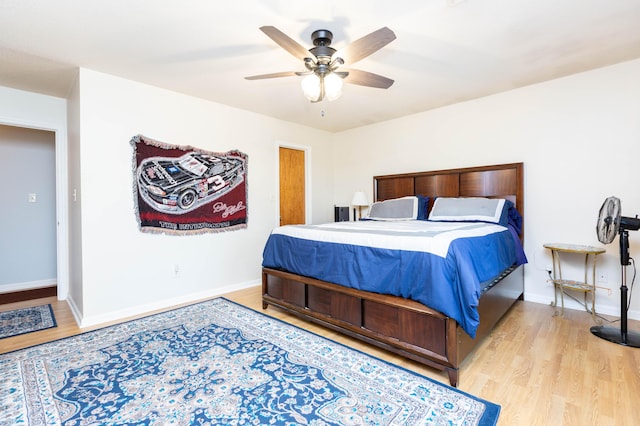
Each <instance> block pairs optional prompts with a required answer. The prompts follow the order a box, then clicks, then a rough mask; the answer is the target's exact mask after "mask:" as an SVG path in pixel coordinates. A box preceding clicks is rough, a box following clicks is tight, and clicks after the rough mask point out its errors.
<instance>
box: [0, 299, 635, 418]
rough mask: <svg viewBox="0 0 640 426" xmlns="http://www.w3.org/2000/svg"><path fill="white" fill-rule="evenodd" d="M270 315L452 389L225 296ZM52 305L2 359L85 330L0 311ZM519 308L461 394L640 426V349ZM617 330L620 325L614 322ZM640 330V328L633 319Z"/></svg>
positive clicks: (550, 312) (433, 373)
mask: <svg viewBox="0 0 640 426" xmlns="http://www.w3.org/2000/svg"><path fill="white" fill-rule="evenodd" d="M225 297H227V298H228V299H230V300H233V301H235V302H238V303H241V304H243V305H246V306H248V307H251V308H253V309H256V310H258V311H261V312H264V313H266V314H267V315H272V316H275V317H278V318H280V319H283V320H285V321H288V322H290V323H292V324H295V325H298V326H302V327H304V328H306V329H308V330H311V331H313V332H316V333H318V334H321V335H323V336H326V337H328V338H330V339H333V340H336V341H339V342H341V343H345V344H347V345H349V346H351V347H355V348H357V349H360V350H362V351H364V352H366V353H369V354H371V355H374V356H377V357H379V358H383V359H385V360H387V361H390V362H392V363H395V364H398V365H401V366H403V367H405V368H408V369H410V370H412V371H415V372H417V373H420V374H423V375H425V376H428V377H430V378H433V379H436V380H438V381H441V382H444V383H448V382H447V377H446V375H445V374H444V373H442V372H439V371H437V370H433V369H431V368H428V367H425V366H422V365H420V364H417V363H415V362H412V361H408V360H406V359H403V358H400V357H398V356H395V355H392V354H389V353H387V352H385V351H382V350H379V349H376V348H374V347H371V346H368V345H365V344H363V343H360V342H357V341H355V340H352V339H350V338H347V337H345V336H342V335H338V334H336V333H334V332H332V331H330V330H327V329H324V328H321V327H318V326H315V325H313V324H309V323H307V322H303V321H301V320H299V319H297V318H295V317H292V316H290V315H288V314H285V313H283V312H281V311H278V310H277V309H276V308H273V307H269V308H268V309H267V310H266V311H263V310H262V304H261V299H260V288H259V287H255V288H251V289H247V290H242V291H238V292H234V293H230V294H228V295H226V296H225ZM43 303H51V304H52V306H53V309H54V313H55V316H56V320H57V322H58V327H56V328H54V329H50V330H44V331H39V332H35V333H30V334H26V335H23V336H16V337H11V338H7V339H2V340H0V353H5V352H9V351H12V350H16V349H20V348H23V347H27V346H31V345H34V344H38V343H43V342H47V341H50V340H54V339H58V338H61V337H66V336H71V335H74V334H77V333H80V332H83V331H87V330H80V329H78V327H77V326H76V324H75V321H74V319H73V316H72V315H71V311H70V310H69V308H68V306H67V304H66V303H65V302H60V301H57V300H56V298H53V297H51V298H45V299H39V300H34V301H29V302H20V303H13V304H8V305H0V311H7V310H11V309H16V308H18V307H23V306H34V305H38V304H43ZM554 312H555V308H552V307H550V306H545V305H541V304H536V303H531V302H517V304H516V305H515V306H514V307H513V308H512V310H511V311H510V312H509V313H508V314H507V316H506V317H505V318H504V319H503V320H502V321H501V322H500V323H499V324H498V326H497V327H496V328H495V330H494V331H493V333H492V334H491V335H490V336H489V337H487V338H486V339H485V340H484V342H483V343H482V344H481V345H480V346H479V347H478V348H477V349H476V351H475V352H473V353H472V354H471V355H470V356H469V357H468V358H467V360H465V362H464V364H463V366H462V369H461V373H460V386H459V389H461V390H463V391H465V392H468V393H470V394H472V395H475V396H478V397H481V398H484V399H487V400H489V401H492V402H494V403H497V404H500V405H501V406H502V411H501V414H500V419H499V422H498V424H499V425H504V426H506V425H509V426H511V425H598V426H600V425H637V424H639V423H640V349H636V348H628V347H624V346H621V345H617V344H614V343H610V342H607V341H605V340H602V339H600V338H597V337H595V336H593V335H592V334H591V333H590V332H589V327H590V326H592V325H594V323H593V320H592V319H591V316H590V315H589V314H588V313H586V312H581V311H575V310H565V315H564V317H562V316H554ZM613 326H614V327H616V328H617V327H619V323H614V324H613ZM629 330H635V331H640V322H638V321H629Z"/></svg>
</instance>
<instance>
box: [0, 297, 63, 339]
mask: <svg viewBox="0 0 640 426" xmlns="http://www.w3.org/2000/svg"><path fill="white" fill-rule="evenodd" d="M55 326H56V318H55V317H54V316H53V310H52V309H51V305H41V306H33V307H30V308H21V309H16V310H13V311H7V312H0V339H4V338H6V337H13V336H18V335H20V334H26V333H32V332H34V331H40V330H46V329H47V328H53V327H55Z"/></svg>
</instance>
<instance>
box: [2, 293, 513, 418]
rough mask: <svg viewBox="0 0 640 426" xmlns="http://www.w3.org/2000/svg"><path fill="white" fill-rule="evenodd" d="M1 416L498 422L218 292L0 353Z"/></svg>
mask: <svg viewBox="0 0 640 426" xmlns="http://www.w3.org/2000/svg"><path fill="white" fill-rule="evenodd" d="M0 371H2V375H0V424H33V425H36V424H37V425H44V424H48V425H51V424H56V425H57V424H65V425H80V424H127V425H133V424H136V425H139V424H158V425H164V424H169V423H171V424H176V425H189V424H198V425H201V424H202V425H267V424H277V425H284V424H288V425H299V424H302V425H316V426H320V425H362V424H366V425H411V424H420V425H425V424H434V425H436V424H437V425H442V424H446V425H458V424H460V425H462V424H464V425H495V423H496V422H497V419H498V415H499V412H500V406H498V405H495V404H492V403H490V402H487V401H484V400H481V399H479V398H476V397H474V396H471V395H469V394H466V393H464V392H461V391H459V390H457V389H454V388H451V387H449V386H446V385H442V384H440V383H437V382H435V381H432V380H430V379H428V378H426V377H423V376H420V375H417V374H415V373H412V372H410V371H408V370H405V369H402V368H399V367H396V366H393V365H391V364H389V363H387V362H385V361H382V360H379V359H376V358H372V357H370V356H368V355H366V354H364V353H362V352H359V351H355V350H353V349H350V348H348V347H346V346H343V345H341V344H338V343H336V342H333V341H331V340H328V339H325V338H323V337H320V336H318V335H315V334H312V333H309V332H308V331H305V330H302V329H301V328H298V327H295V326H292V325H289V324H287V323H285V322H283V321H280V320H278V319H274V318H272V317H269V316H267V315H264V314H261V313H259V312H256V311H253V310H251V309H248V308H246V307H243V306H240V305H237V304H235V303H233V302H230V301H228V300H226V299H222V298H219V299H214V300H210V301H207V302H203V303H199V304H195V305H191V306H187V307H185V308H179V309H175V310H172V311H169V312H164V313H161V314H157V315H153V316H149V317H145V318H142V319H139V320H136V321H131V322H127V323H123V324H119V325H115V326H111V327H107V328H103V329H100V330H96V331H91V332H87V333H84V334H80V335H77V336H73V337H69V338H66V339H62V340H57V341H54V342H50V343H46V344H43V345H38V346H34V347H31V348H27V349H22V350H20V351H15V352H11V353H8V354H5V355H0Z"/></svg>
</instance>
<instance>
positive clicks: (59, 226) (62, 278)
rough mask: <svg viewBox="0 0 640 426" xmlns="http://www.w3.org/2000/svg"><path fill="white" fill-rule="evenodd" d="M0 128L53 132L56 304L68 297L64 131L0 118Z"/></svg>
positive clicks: (65, 142)
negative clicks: (1, 125)
mask: <svg viewBox="0 0 640 426" xmlns="http://www.w3.org/2000/svg"><path fill="white" fill-rule="evenodd" d="M0 124H3V125H6V126H13V127H23V128H28V129H36V130H44V131H48V132H53V133H54V137H55V157H56V164H55V166H56V269H57V271H56V280H57V283H56V287H57V294H58V300H66V299H67V297H68V295H69V267H68V266H69V232H68V230H69V207H68V206H67V203H66V202H65V201H66V200H68V193H69V191H68V179H69V176H68V172H67V169H68V168H67V129H66V127H65V126H64V125H57V124H54V123H49V122H44V121H43V122H40V121H27V120H18V119H14V118H10V117H2V116H0Z"/></svg>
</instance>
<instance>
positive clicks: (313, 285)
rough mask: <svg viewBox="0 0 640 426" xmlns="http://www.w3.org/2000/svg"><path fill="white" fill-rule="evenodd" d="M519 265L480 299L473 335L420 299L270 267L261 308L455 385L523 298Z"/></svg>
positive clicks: (265, 274)
mask: <svg viewBox="0 0 640 426" xmlns="http://www.w3.org/2000/svg"><path fill="white" fill-rule="evenodd" d="M523 280H524V277H523V268H522V267H521V266H520V267H518V268H515V269H514V270H512V271H511V273H509V274H506V275H504V276H502V277H500V278H499V279H498V280H496V282H495V283H494V284H493V286H492V287H491V288H490V289H489V290H488V291H486V292H485V293H484V294H483V295H482V298H481V299H480V305H479V311H480V326H479V328H478V332H477V336H476V338H475V339H471V338H470V337H469V335H468V334H466V333H465V332H464V331H463V330H462V328H460V327H459V326H458V324H457V322H456V321H455V320H453V319H451V318H449V317H447V316H445V315H443V314H441V313H440V312H438V311H435V310H433V309H431V308H428V307H426V306H424V305H422V304H421V303H418V302H415V301H412V300H407V299H403V298H400V297H395V296H387V295H381V294H377V293H369V292H364V291H360V290H355V289H352V288H348V287H343V286H340V285H336V284H332V283H328V282H326V281H320V280H316V279H313V278H309V277H304V276H300V275H296V274H292V273H289V272H284V271H279V270H275V269H270V268H263V270H262V306H263V308H265V309H266V308H267V306H268V305H269V304H272V305H274V306H277V307H279V308H282V309H284V310H286V311H288V312H291V313H293V314H295V315H297V316H299V317H302V318H304V319H307V320H310V321H313V322H315V323H318V324H321V325H323V326H325V327H328V328H331V329H333V330H336V331H339V332H341V333H343V334H346V335H348V336H351V337H354V338H357V339H360V340H363V341H365V342H367V343H370V344H373V345H376V346H378V347H381V348H383V349H386V350H388V351H391V352H394V353H397V354H399V355H402V356H404V357H406V358H409V359H412V360H415V361H418V362H420V363H423V364H426V365H428V366H431V367H435V368H438V369H440V370H444V371H446V372H447V374H448V376H449V381H450V382H451V385H452V386H457V384H458V370H459V366H460V363H461V362H462V361H463V360H464V358H465V357H466V356H467V355H468V354H469V353H470V352H471V351H472V350H473V348H474V347H475V346H476V345H477V344H478V342H479V341H481V340H482V338H483V337H484V336H486V335H487V334H489V332H490V331H491V330H492V329H493V327H494V326H495V324H496V323H497V322H498V321H499V320H500V318H502V316H503V315H504V314H505V313H506V312H507V311H508V310H509V308H510V307H511V306H512V305H513V303H514V302H515V301H516V300H517V299H518V298H521V297H522V293H523V288H524V286H523Z"/></svg>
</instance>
